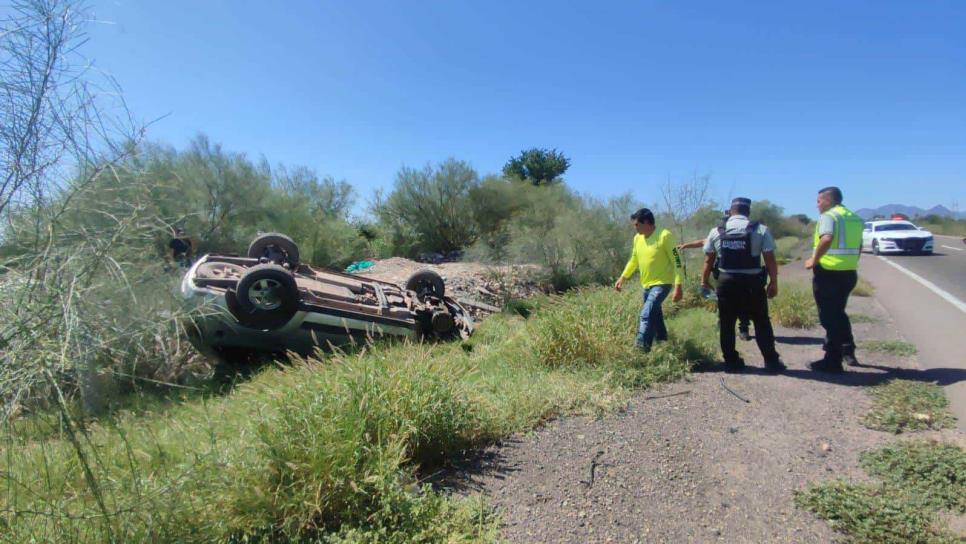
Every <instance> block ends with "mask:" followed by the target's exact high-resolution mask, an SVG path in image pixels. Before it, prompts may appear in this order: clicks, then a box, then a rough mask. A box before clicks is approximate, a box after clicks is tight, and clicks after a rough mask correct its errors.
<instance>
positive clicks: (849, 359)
mask: <svg viewBox="0 0 966 544" xmlns="http://www.w3.org/2000/svg"><path fill="white" fill-rule="evenodd" d="M842 360H843V361H845V364H847V365H849V366H862V365H861V364H860V363H859V360H858V359H856V358H855V354H854V353H852V354H848V353H847V354H845V355H843V356H842Z"/></svg>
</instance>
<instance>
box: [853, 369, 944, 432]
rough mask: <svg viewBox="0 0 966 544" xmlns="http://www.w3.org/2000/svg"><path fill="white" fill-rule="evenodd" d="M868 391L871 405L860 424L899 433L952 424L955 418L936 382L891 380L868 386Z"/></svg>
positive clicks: (940, 427) (939, 427)
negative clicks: (949, 410)
mask: <svg viewBox="0 0 966 544" xmlns="http://www.w3.org/2000/svg"><path fill="white" fill-rule="evenodd" d="M869 394H870V395H871V396H872V401H873V405H872V409H871V410H870V411H869V413H868V414H866V415H865V417H864V418H863V419H862V424H863V425H865V426H866V427H868V428H870V429H875V430H878V431H886V432H891V433H901V432H904V431H917V430H924V429H942V428H946V427H952V425H953V423H954V422H955V418H954V417H953V416H952V415H951V414H949V412H948V411H947V410H946V407H947V405H948V401H947V400H946V395H945V394H944V393H943V390H942V388H941V387H939V386H938V385H934V384H928V383H922V382H915V381H909V380H891V381H889V382H887V383H884V384H882V385H878V386H875V387H873V388H871V389H870V390H869Z"/></svg>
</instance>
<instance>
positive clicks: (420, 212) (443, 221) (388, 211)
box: [372, 159, 480, 251]
mask: <svg viewBox="0 0 966 544" xmlns="http://www.w3.org/2000/svg"><path fill="white" fill-rule="evenodd" d="M479 185H480V179H479V176H478V175H477V173H476V171H475V170H473V169H472V168H471V167H470V165H469V164H468V163H466V162H463V161H458V160H456V159H448V160H446V161H443V162H442V163H440V164H438V165H437V166H435V167H433V166H429V165H427V166H426V167H424V168H422V169H421V170H416V169H413V168H409V167H403V168H402V169H400V170H399V173H398V174H397V175H396V182H395V185H394V186H393V190H392V192H391V193H390V194H389V196H388V197H386V198H385V199H382V198H377V200H376V202H375V203H374V204H373V206H372V211H373V213H374V214H375V215H376V216H377V217H378V218H379V220H380V222H381V223H383V224H385V225H387V226H388V228H389V229H390V230H391V231H393V232H396V233H399V235H400V236H401V238H400V239H399V240H394V241H393V246H394V247H398V248H399V249H400V250H408V251H413V250H414V249H420V250H425V251H453V250H457V249H463V248H465V247H467V246H469V245H470V244H472V243H473V242H474V241H475V240H476V238H477V236H478V230H477V227H476V224H475V223H474V221H473V217H474V209H473V204H472V200H471V198H470V195H471V192H472V191H473V190H474V189H476V188H477V187H479Z"/></svg>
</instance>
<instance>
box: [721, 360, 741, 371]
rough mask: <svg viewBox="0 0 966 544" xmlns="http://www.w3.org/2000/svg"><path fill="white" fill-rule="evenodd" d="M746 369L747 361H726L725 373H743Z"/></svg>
mask: <svg viewBox="0 0 966 544" xmlns="http://www.w3.org/2000/svg"><path fill="white" fill-rule="evenodd" d="M744 369H745V360H744V359H742V358H740V357H739V358H738V359H737V360H736V361H725V364H724V370H725V372H741V371H742V370H744Z"/></svg>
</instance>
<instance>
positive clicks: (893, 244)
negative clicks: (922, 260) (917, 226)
mask: <svg viewBox="0 0 966 544" xmlns="http://www.w3.org/2000/svg"><path fill="white" fill-rule="evenodd" d="M932 248H933V240H932V239H929V238H899V239H895V240H885V239H882V240H879V253H932Z"/></svg>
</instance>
